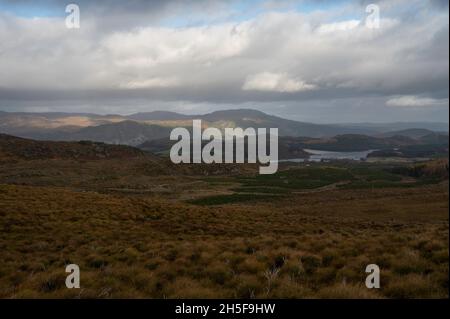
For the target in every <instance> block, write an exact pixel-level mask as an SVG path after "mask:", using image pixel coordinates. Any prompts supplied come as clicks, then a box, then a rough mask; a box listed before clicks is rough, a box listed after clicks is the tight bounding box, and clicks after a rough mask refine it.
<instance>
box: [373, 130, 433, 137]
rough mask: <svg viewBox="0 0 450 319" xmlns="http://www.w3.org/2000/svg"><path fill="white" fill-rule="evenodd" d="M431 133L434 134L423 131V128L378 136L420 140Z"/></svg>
mask: <svg viewBox="0 0 450 319" xmlns="http://www.w3.org/2000/svg"><path fill="white" fill-rule="evenodd" d="M431 133H434V132H433V131H431V130H427V129H424V128H410V129H406V130H400V131H391V132H386V133H383V134H380V136H382V137H392V136H396V135H397V136H406V137H410V138H414V139H418V138H421V137H423V136H425V135H428V134H431Z"/></svg>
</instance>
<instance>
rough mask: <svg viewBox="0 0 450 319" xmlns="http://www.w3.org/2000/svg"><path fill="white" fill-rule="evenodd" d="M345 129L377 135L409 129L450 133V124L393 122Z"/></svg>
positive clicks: (346, 125)
mask: <svg viewBox="0 0 450 319" xmlns="http://www.w3.org/2000/svg"><path fill="white" fill-rule="evenodd" d="M338 125H339V126H343V127H352V128H364V129H369V130H372V131H373V132H377V133H386V132H392V131H402V130H409V129H426V130H430V131H434V132H447V133H448V131H449V124H448V123H445V122H393V123H343V124H338Z"/></svg>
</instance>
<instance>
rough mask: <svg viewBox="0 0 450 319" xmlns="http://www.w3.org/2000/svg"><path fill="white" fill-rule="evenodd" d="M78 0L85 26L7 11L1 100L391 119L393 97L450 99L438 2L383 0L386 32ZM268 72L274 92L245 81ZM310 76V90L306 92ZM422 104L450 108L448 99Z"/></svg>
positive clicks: (312, 19)
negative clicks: (171, 22) (168, 21)
mask: <svg viewBox="0 0 450 319" xmlns="http://www.w3.org/2000/svg"><path fill="white" fill-rule="evenodd" d="M3 2H4V1H3ZM75 2H77V1H75ZM194 2H195V3H194ZM21 3H22V4H27V3H29V2H28V1H24V0H22V1H21ZM46 3H47V5H60V2H58V3H59V4H58V3H57V1H47V2H46ZM77 3H79V4H80V6H81V7H82V8H85V9H84V10H83V11H82V12H87V13H86V14H87V18H86V20H82V28H81V29H79V30H68V29H66V28H65V27H64V23H63V19H62V18H50V19H45V18H43V19H40V20H36V21H34V20H30V19H23V18H18V17H14V16H10V15H5V14H2V13H1V12H0V39H1V41H0V68H1V69H2V75H0V109H11V108H14V107H15V106H16V107H17V108H20V107H26V105H28V106H30V105H34V106H35V107H39V108H43V107H45V103H48V105H50V106H49V107H51V108H58V105H61V108H63V107H64V106H63V104H65V105H67V107H69V106H70V107H74V106H75V105H78V106H79V107H82V108H89V106H91V107H93V108H96V107H98V108H101V109H102V110H107V108H108V105H110V107H111V109H114V110H117V107H118V106H117V104H120V103H122V105H127V109H129V110H131V109H139V110H141V108H144V107H145V104H147V105H148V106H147V107H149V108H150V107H157V106H158V105H160V104H158V103H164V105H166V106H167V105H170V103H172V104H171V105H173V106H174V108H176V107H179V106H180V105H184V106H186V105H191V106H192V108H193V109H196V108H205V107H210V108H211V109H213V108H216V107H219V106H220V105H222V106H223V107H232V106H233V105H246V104H250V105H254V106H255V107H258V108H260V109H263V108H265V106H264V105H270V107H269V108H272V107H273V108H275V109H276V110H277V111H278V112H287V111H286V110H294V109H295V108H296V107H297V109H298V110H299V112H300V110H303V111H302V112H303V113H304V115H302V116H305V117H308V115H307V113H308V112H306V110H307V108H309V109H310V111H309V114H311V115H312V114H317V112H319V111H322V112H324V110H326V112H327V114H338V113H339V112H342V110H343V109H346V110H359V112H362V110H363V107H366V108H370V111H369V110H368V112H367V113H365V114H371V116H372V117H377V116H378V114H376V112H372V111H371V110H372V109H376V110H377V111H378V112H380V111H381V110H384V114H385V115H384V116H390V115H386V114H387V112H394V111H392V110H387V109H386V105H385V102H386V101H387V100H389V99H392V98H393V97H394V96H401V95H412V96H423V97H425V98H431V99H445V98H447V99H448V84H449V76H448V65H449V62H448V60H449V51H448V12H445V11H443V10H441V9H439V8H440V4H439V3H437V2H436V1H433V2H429V3H428V4H423V3H422V2H421V1H420V3H419V1H415V2H413V3H412V7H411V9H408V8H404V7H401V10H398V7H399V4H398V2H390V1H380V2H379V3H380V6H382V8H383V12H384V14H383V15H382V19H383V20H382V21H381V25H382V27H381V29H379V30H369V29H367V28H366V27H365V26H364V24H363V22H361V23H360V24H359V25H356V26H355V23H354V22H352V21H347V22H345V21H336V22H339V23H340V24H333V22H332V21H334V20H333V19H332V18H333V14H334V13H333V12H329V14H328V16H326V17H324V16H323V15H322V14H316V13H311V14H301V13H294V12H284V13H270V14H263V15H260V16H258V17H256V18H254V19H250V20H249V21H243V22H242V21H238V22H229V21H225V22H223V21H222V22H221V23H213V24H207V25H196V26H192V27H178V28H173V27H170V26H165V27H164V26H163V27H161V26H160V25H159V23H160V22H161V19H162V18H167V17H175V18H177V17H179V16H180V14H181V13H180V12H181V11H182V10H183V9H186V8H190V9H191V11H189V12H188V13H187V14H186V15H191V16H192V17H193V19H194V20H195V19H196V17H197V16H200V17H204V16H205V15H207V14H205V12H215V11H219V10H217V9H218V8H223V7H224V6H225V7H226V5H225V4H226V2H225V4H224V2H219V1H212V2H211V1H204V2H200V3H199V2H196V1H193V2H187V3H186V2H185V3H180V2H177V1H173V2H166V1H151V2H149V1H131V2H127V4H126V5H125V4H124V2H122V1H108V6H106V5H105V3H106V2H95V4H92V3H93V2H91V1H78V2H77ZM400 3H402V4H404V3H406V2H400ZM409 3H411V2H409ZM424 5H428V6H430V10H429V11H427V13H421V14H418V13H417V12H416V11H414V9H415V8H416V7H418V6H419V7H420V6H424ZM355 8H357V9H355ZM363 8H364V3H363V2H361V3H358V2H356V3H354V4H353V7H352V6H349V7H348V8H346V9H345V10H356V11H355V12H359V11H360V9H363ZM433 8H434V9H433ZM358 10H359V11H358ZM215 14H216V16H215V17H214V14H211V15H212V16H211V17H209V18H205V19H209V21H214V19H215V18H217V19H218V21H221V20H220V19H221V15H223V16H227V15H228V13H227V12H225V13H221V12H215ZM340 14H342V12H339V14H337V15H338V16H339V15H340ZM152 19H155V20H154V21H152ZM330 19H331V20H330ZM136 26H141V28H135V27H136ZM324 26H326V27H324ZM265 73H266V74H282V79H283V81H284V83H281V84H280V83H278V84H276V85H272V84H269V85H265V86H264V85H263V86H262V87H265V88H267V90H261V89H255V88H258V85H256V86H255V85H253V86H251V85H250V86H247V87H246V86H245V83H246V81H247V80H248V79H249V78H251V79H256V76H257V75H258V74H265ZM5 74H8V76H5ZM266 80H267V79H266ZM269 81H270V79H269ZM280 81H281V80H280ZM289 81H290V82H289ZM286 83H287V84H286ZM253 84H255V83H253ZM302 85H303V86H302ZM308 85H310V87H314V89H311V90H304V89H300V88H305V87H308ZM243 88H244V89H243ZM252 88H253V89H252ZM259 88H261V85H260V86H259ZM270 88H272V90H271V89H270ZM286 88H288V89H286ZM292 88H293V89H292ZM332 101H333V102H332ZM336 101H345V103H344V102H343V103H341V102H336ZM364 101H370V103H369V102H367V103H366V102H364ZM58 103H59V104H58ZM180 103H181V104H180ZM321 103H323V104H326V105H330V106H329V107H328V106H327V108H323V107H320V104H321ZM346 103H353V104H351V105H346ZM377 103H379V104H377ZM258 105H260V106H258ZM277 105H278V106H279V105H286V106H285V107H281V108H279V107H277ZM361 105H362V106H361ZM353 108H354V109H353ZM383 108H385V109H383ZM446 108H447V109H448V105H447V106H446ZM332 110H334V112H333V111H332ZM102 112H103V111H102ZM330 112H331V113H330ZM395 112H399V114H400V112H401V110H396V111H395ZM410 112H411V113H409V114H410V115H411V114H413V115H414V116H422V115H423V114H424V113H421V112H419V111H414V112H412V111H410ZM426 112H428V113H427V114H430V116H435V115H433V114H437V113H439V112H440V114H442V113H445V112H447V113H448V111H446V109H445V106H444V108H442V107H441V109H440V110H438V109H436V110H435V109H433V110H427V111H426ZM436 112H437V113H436ZM300 113H301V112H300ZM300 113H299V114H300ZM305 114H306V115H305ZM348 114H350V113H348ZM314 116H315V117H317V116H316V115H314ZM352 116H353V115H352ZM361 117H365V115H363V114H362V113H361Z"/></svg>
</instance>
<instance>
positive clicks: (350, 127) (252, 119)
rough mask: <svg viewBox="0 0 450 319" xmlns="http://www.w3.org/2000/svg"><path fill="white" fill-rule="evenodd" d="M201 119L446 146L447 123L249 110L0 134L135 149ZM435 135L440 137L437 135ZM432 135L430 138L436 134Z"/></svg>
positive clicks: (2, 121) (11, 129) (80, 116)
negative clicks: (317, 120) (322, 119)
mask: <svg viewBox="0 0 450 319" xmlns="http://www.w3.org/2000/svg"><path fill="white" fill-rule="evenodd" d="M192 119H201V120H202V123H203V125H204V126H205V127H217V128H220V129H223V128H225V127H242V128H247V127H255V128H259V127H265V128H270V127H277V128H278V130H279V135H280V136H284V137H309V138H319V139H320V138H322V139H323V138H331V137H334V136H337V135H348V134H351V135H352V136H359V135H366V136H371V137H377V138H392V137H394V136H403V137H409V138H412V139H417V138H423V137H424V136H428V137H429V138H434V139H436V138H437V139H444V140H448V133H447V132H448V124H447V123H427V122H423V123H381V124H376V123H364V124H352V123H349V124H313V123H308V122H300V121H294V120H289V119H284V118H281V117H278V116H274V115H269V114H266V113H263V112H261V111H257V110H252V109H235V110H225V111H216V112H212V113H207V114H202V115H185V114H179V113H175V112H168V111H153V112H145V113H135V114H131V115H127V116H124V115H116V114H108V115H99V114H92V113H60V112H58V113H56V112H55V113H25V112H22V113H9V112H0V133H4V134H11V135H15V136H19V137H24V138H32V139H37V140H54V141H79V140H91V141H96V142H104V143H109V144H124V145H131V146H138V145H141V144H143V143H146V142H149V141H157V140H161V139H163V140H164V139H166V138H168V136H169V135H170V131H171V130H172V129H173V128H174V127H187V128H189V127H191V125H192V122H191V121H192ZM437 132H439V133H437ZM436 133H437V135H433V134H436Z"/></svg>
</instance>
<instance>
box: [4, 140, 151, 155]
mask: <svg viewBox="0 0 450 319" xmlns="http://www.w3.org/2000/svg"><path fill="white" fill-rule="evenodd" d="M141 156H144V153H143V152H142V151H140V150H138V149H136V148H133V147H129V146H123V145H109V144H103V143H96V142H90V141H81V142H48V141H33V140H29V139H24V138H19V137H15V136H10V135H6V134H0V159H1V160H7V159H83V160H87V159H90V160H95V159H108V158H115V159H125V158H134V157H141Z"/></svg>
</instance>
